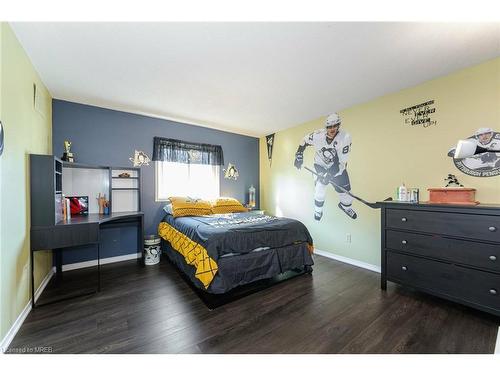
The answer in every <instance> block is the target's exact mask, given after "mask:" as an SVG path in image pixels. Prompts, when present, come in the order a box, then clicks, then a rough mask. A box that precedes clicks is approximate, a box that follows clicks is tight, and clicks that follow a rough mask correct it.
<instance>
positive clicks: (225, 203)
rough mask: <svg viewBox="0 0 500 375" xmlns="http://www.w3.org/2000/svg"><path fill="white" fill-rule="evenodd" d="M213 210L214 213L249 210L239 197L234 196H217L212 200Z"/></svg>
mask: <svg viewBox="0 0 500 375" xmlns="http://www.w3.org/2000/svg"><path fill="white" fill-rule="evenodd" d="M212 211H213V213H214V214H229V213H233V212H247V211H248V209H247V208H246V207H244V206H243V205H242V204H241V203H240V202H239V201H238V200H237V199H234V198H224V197H223V198H217V199H214V200H213V201H212Z"/></svg>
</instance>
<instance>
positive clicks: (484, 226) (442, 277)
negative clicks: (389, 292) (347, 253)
mask: <svg viewBox="0 0 500 375" xmlns="http://www.w3.org/2000/svg"><path fill="white" fill-rule="evenodd" d="M379 203H380V204H381V206H382V225H381V229H382V247H381V250H382V259H381V266H382V267H381V268H382V279H381V288H382V289H384V290H385V289H386V288H387V280H389V281H392V282H395V283H398V284H401V285H405V286H409V287H412V288H415V289H418V290H421V291H424V292H427V293H430V294H433V295H436V296H439V297H442V298H446V299H448V300H451V301H455V302H459V303H462V304H464V305H468V306H471V307H474V308H477V309H480V310H483V311H486V312H489V313H492V314H495V315H498V316H500V205H477V206H457V205H443V204H441V205H438V204H425V203H419V204H411V203H398V202H379Z"/></svg>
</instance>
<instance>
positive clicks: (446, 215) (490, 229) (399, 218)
mask: <svg viewBox="0 0 500 375" xmlns="http://www.w3.org/2000/svg"><path fill="white" fill-rule="evenodd" d="M385 221H386V222H385V225H386V227H387V228H394V229H404V230H410V231H419V232H429V233H438V234H442V235H448V236H457V237H464V238H474V239H479V240H487V241H496V242H500V216H493V215H477V214H467V213H453V212H439V211H418V210H399V209H387V210H386V219H385Z"/></svg>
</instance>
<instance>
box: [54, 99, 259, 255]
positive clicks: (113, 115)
mask: <svg viewBox="0 0 500 375" xmlns="http://www.w3.org/2000/svg"><path fill="white" fill-rule="evenodd" d="M52 122H53V124H52V142H53V148H52V149H53V152H54V155H56V156H59V157H60V156H62V154H63V148H64V147H63V143H64V140H66V139H67V140H70V141H71V142H72V145H71V151H72V152H73V153H74V155H75V161H76V162H79V163H85V164H97V165H111V166H132V163H131V162H130V161H129V158H130V157H132V156H133V153H134V150H141V151H144V152H146V154H148V156H149V157H152V154H153V137H155V136H159V137H166V138H174V139H181V140H185V141H190V142H200V143H209V144H217V145H221V146H222V149H223V151H224V163H225V166H227V164H228V163H232V164H234V165H236V167H237V168H238V171H239V174H240V176H239V177H238V180H236V181H234V180H227V179H224V177H223V171H222V169H223V168H221V180H220V181H221V184H220V188H221V195H222V196H231V197H234V198H237V199H238V200H240V201H241V202H242V203H247V202H248V188H249V187H250V185H253V186H254V187H255V188H256V189H257V207H258V206H259V190H258V189H259V139H258V138H254V137H248V136H243V135H239V134H234V133H229V132H224V131H219V130H213V129H208V128H204V127H200V126H194V125H188V124H183V123H179V122H175V121H169V120H163V119H158V118H153V117H148V116H142V115H136V114H132V113H127V112H121V111H114V110H109V109H104V108H100V107H94V106H89V105H84V104H78V103H72V102H68V101H63V100H53V101H52ZM142 183H143V185H142V197H141V198H142V210H143V211H144V213H145V223H144V224H145V228H144V230H145V234H154V233H156V232H157V231H156V228H157V226H158V223H159V222H160V221H161V219H162V218H163V216H164V215H163V210H162V208H163V206H164V202H155V185H154V184H155V170H154V162H151V163H150V165H149V166H144V167H142ZM93 198H95V197H89V199H93ZM130 229H132V228H130ZM114 230H115V232H116V233H113V235H110V236H109V241H110V243H109V244H106V243H105V244H103V249H102V255H101V256H102V257H103V258H106V257H111V256H117V255H124V254H128V253H131V252H133V251H135V249H131V248H130V247H129V246H127V244H130V243H132V244H133V243H134V242H133V239H132V238H129V237H130V236H131V235H133V229H132V231H130V230H129V231H127V233H125V232H124V233H122V234H119V233H118V232H117V231H118V230H117V229H114ZM129 232H130V233H129ZM117 236H119V237H121V238H123V239H124V240H123V241H119V242H118V243H117V240H116V237H117ZM105 238H106V236H103V239H105ZM120 242H121V243H122V244H123V246H120ZM94 257H95V250H93V251H92V249H88V251H87V252H85V251H83V250H82V251H77V250H76V249H75V251H68V252H66V254H65V256H64V263H66V264H67V263H75V262H80V261H85V260H90V259H93V258H94Z"/></svg>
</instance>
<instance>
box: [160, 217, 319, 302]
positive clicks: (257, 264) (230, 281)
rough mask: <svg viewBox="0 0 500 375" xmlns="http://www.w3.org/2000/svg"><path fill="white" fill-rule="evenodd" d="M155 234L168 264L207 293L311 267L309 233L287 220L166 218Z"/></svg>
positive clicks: (304, 228)
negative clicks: (179, 270)
mask: <svg viewBox="0 0 500 375" xmlns="http://www.w3.org/2000/svg"><path fill="white" fill-rule="evenodd" d="M159 234H160V236H161V237H162V238H163V240H164V241H163V245H162V246H163V251H164V252H165V253H166V254H167V255H168V257H169V258H170V260H171V261H172V262H174V263H175V264H176V265H177V267H178V268H179V269H181V270H182V271H183V272H184V273H185V274H186V275H187V276H189V278H190V279H191V281H192V282H193V284H194V285H195V286H197V287H198V288H200V289H202V290H205V291H207V292H209V293H215V294H219V293H225V292H227V291H229V290H231V289H233V288H235V287H236V286H239V285H245V284H247V283H251V282H253V281H256V280H261V279H266V278H272V277H274V276H277V275H279V274H280V273H283V272H285V271H287V270H293V269H298V268H304V267H305V266H312V265H313V264H314V262H313V260H312V256H311V253H312V249H313V247H312V245H313V243H312V238H311V236H310V234H309V231H308V230H307V228H306V227H305V226H304V224H302V223H301V222H300V221H297V220H293V219H288V218H277V217H274V216H268V215H256V214H253V213H234V214H222V215H207V216H197V217H179V218H174V217H173V216H172V215H166V216H165V218H164V220H163V221H162V223H160V225H159Z"/></svg>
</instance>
